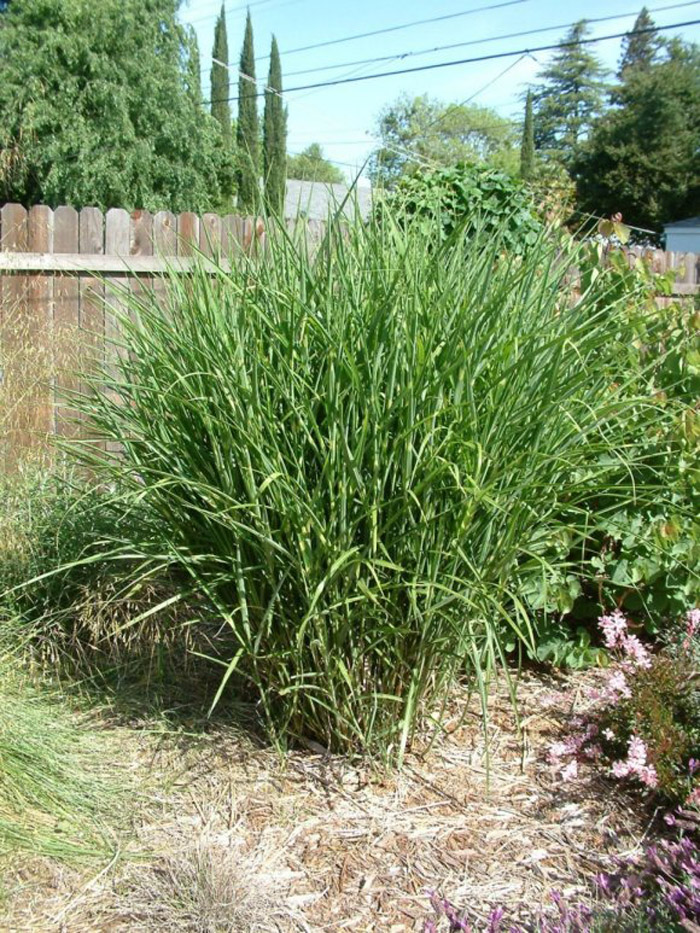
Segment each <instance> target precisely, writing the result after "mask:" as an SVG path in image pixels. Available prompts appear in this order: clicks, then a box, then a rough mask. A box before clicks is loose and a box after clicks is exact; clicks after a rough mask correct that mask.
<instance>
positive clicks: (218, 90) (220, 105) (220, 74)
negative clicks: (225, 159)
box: [211, 3, 231, 149]
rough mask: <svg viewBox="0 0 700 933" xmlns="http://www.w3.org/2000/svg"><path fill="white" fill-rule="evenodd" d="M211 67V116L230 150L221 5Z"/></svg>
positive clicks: (223, 20)
mask: <svg viewBox="0 0 700 933" xmlns="http://www.w3.org/2000/svg"><path fill="white" fill-rule="evenodd" d="M212 58H213V59H214V61H213V63H212V66H211V115H212V116H213V117H215V118H216V119H217V120H218V121H219V123H220V124H221V132H222V133H223V137H224V142H225V143H226V147H227V148H228V149H230V148H231V105H230V103H229V100H228V98H229V97H230V94H229V70H228V36H227V34H226V11H225V10H224V5H223V3H222V4H221V12H220V13H219V18H218V19H217V21H216V26H215V28H214V48H213V49H212Z"/></svg>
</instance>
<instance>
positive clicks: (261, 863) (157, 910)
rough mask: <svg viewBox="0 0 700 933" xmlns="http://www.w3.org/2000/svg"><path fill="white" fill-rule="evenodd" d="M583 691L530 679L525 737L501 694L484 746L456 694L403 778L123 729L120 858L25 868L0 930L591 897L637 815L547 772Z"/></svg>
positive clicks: (391, 927)
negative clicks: (551, 747)
mask: <svg viewBox="0 0 700 933" xmlns="http://www.w3.org/2000/svg"><path fill="white" fill-rule="evenodd" d="M583 680H585V677H584V678H582V677H581V676H579V677H577V678H572V679H571V680H570V681H569V682H564V681H559V682H554V681H552V680H549V679H546V678H542V677H536V676H533V675H527V676H525V677H524V678H523V680H522V681H521V683H520V686H519V689H518V696H519V704H520V718H521V731H520V732H518V730H517V728H516V724H515V719H514V716H513V712H512V708H511V706H510V701H509V698H508V693H507V690H506V688H505V685H504V684H501V685H500V686H495V687H494V688H493V689H492V694H491V699H490V706H491V709H490V720H489V726H488V742H487V741H486V737H485V735H484V729H483V724H482V720H481V716H480V712H479V708H478V703H476V702H474V701H473V700H472V701H470V706H469V707H468V712H467V714H466V715H465V716H462V715H460V713H461V712H462V711H463V709H464V703H465V702H466V700H465V697H463V696H459V695H456V696H455V698H454V704H453V709H454V723H455V725H454V727H453V730H452V731H451V732H450V733H449V734H447V735H443V736H441V737H440V739H439V740H438V741H437V742H436V743H435V744H434V745H433V747H432V748H431V749H430V752H429V754H425V755H420V754H417V753H413V754H412V755H410V756H409V757H408V759H407V762H406V765H405V767H404V769H403V771H402V772H401V773H400V774H398V775H396V774H394V775H386V774H384V775H382V774H378V773H377V772H376V771H372V770H370V769H368V768H366V767H354V766H351V765H349V764H348V763H347V762H346V761H344V760H343V759H340V758H337V757H329V756H324V755H322V754H312V753H308V752H307V753H305V752H294V753H290V754H289V755H288V756H287V757H286V758H285V759H284V760H282V759H280V757H279V756H277V755H276V754H275V753H274V752H272V751H271V750H269V749H265V748H260V747H259V746H256V744H255V743H254V742H253V740H252V739H250V738H249V737H246V736H241V735H240V734H239V733H237V732H234V731H233V730H232V729H225V728H223V727H216V728H213V729H212V730H210V731H209V732H208V734H206V735H204V736H201V735H200V736H195V737H188V736H186V735H182V734H180V735H175V736H172V735H169V736H162V735H161V736H156V735H154V734H153V733H152V732H149V731H148V730H144V729H138V728H133V727H132V728H130V729H123V728H122V731H123V732H124V743H123V744H124V749H125V753H124V754H125V758H124V761H123V762H121V763H120V764H119V767H121V768H125V769H126V770H127V771H129V772H133V774H135V776H136V779H137V782H138V785H139V786H140V787H141V793H140V794H139V795H138V799H137V801H136V804H135V807H134V816H133V819H134V825H133V832H132V833H131V838H130V839H126V840H125V842H124V845H125V847H126V849H127V850H128V852H129V855H128V857H126V856H125V857H123V858H115V860H114V861H113V862H111V863H110V864H108V865H105V866H102V867H101V869H100V870H99V872H97V871H95V870H93V871H92V873H91V874H86V873H85V872H79V871H77V870H75V869H66V868H57V867H56V866H55V865H51V864H49V863H42V864H33V865H29V866H23V867H22V870H21V872H18V874H17V884H18V886H17V888H16V890H15V893H14V897H13V898H12V899H11V902H10V905H11V906H10V913H9V916H8V918H7V919H6V920H5V921H0V925H2V926H3V928H6V929H10V930H12V931H70V933H73V931H75V933H87V931H94V933H108V931H109V933H116V931H120V933H121V931H157V930H158V931H159V930H163V931H172V933H181V931H182V933H184V931H187V933H190V931H191V933H219V931H221V933H223V931H235V933H258V931H259V933H274V931H285V933H286V931H297V930H299V931H335V930H338V931H340V930H354V931H377V933H409V931H418V930H421V929H422V925H423V921H424V919H425V917H426V916H428V915H429V913H430V911H429V904H428V900H427V897H426V891H427V890H428V889H438V890H439V891H440V892H441V893H442V894H444V895H445V896H447V897H449V898H450V900H452V901H453V902H454V903H455V904H457V905H458V906H459V907H461V908H467V909H468V911H469V913H470V914H471V915H473V918H474V919H476V920H478V919H480V918H483V917H485V916H486V915H487V914H488V912H489V910H490V908H492V907H495V906H497V905H503V906H505V907H507V908H510V909H515V910H518V909H519V905H523V909H528V910H533V909H536V908H537V907H538V906H539V905H541V904H546V903H547V902H548V898H549V892H550V891H551V890H552V889H557V890H559V891H562V892H564V893H566V894H568V895H572V896H580V897H581V898H582V899H583V900H586V899H587V897H588V896H589V894H590V881H591V878H592V876H593V875H594V874H596V873H597V872H598V871H600V870H602V869H603V868H605V867H607V866H609V860H610V857H611V856H612V855H613V854H617V855H623V854H630V853H632V852H634V851H635V850H636V849H638V848H639V846H640V845H641V843H642V841H643V839H644V837H645V835H646V833H647V831H648V828H649V825H648V824H649V814H648V813H644V812H641V811H640V808H639V806H634V805H633V804H632V803H631V802H630V800H629V799H628V798H627V797H626V796H625V795H624V794H623V793H622V792H620V791H619V790H618V789H616V788H614V787H613V786H612V785H611V784H609V783H608V782H606V781H605V780H604V779H602V778H601V777H599V776H595V775H594V774H588V775H583V776H582V778H581V779H580V780H578V781H577V782H576V783H573V784H562V783H561V781H560V780H559V779H558V778H557V777H556V775H553V774H552V772H551V770H550V768H549V766H548V765H547V763H546V760H545V752H546V747H547V745H548V744H549V743H550V742H552V741H554V740H555V739H556V738H558V737H559V735H560V730H561V719H562V717H564V718H565V715H566V709H567V708H568V707H570V706H571V700H570V696H571V695H572V694H571V691H572V686H573V688H574V694H573V695H574V701H573V702H574V704H575V705H576V704H577V703H578V704H579V705H580V703H582V702H583V703H585V701H584V700H582V696H583V694H582V693H581V692H580V691H579V693H578V700H577V699H576V690H575V688H576V685H577V684H579V685H580V684H581V683H582V682H583ZM564 689H566V691H568V692H567V694H566V696H565V695H564V694H563V692H562V691H563V690H564ZM460 720H461V721H460ZM487 750H488V756H487ZM487 757H488V761H487ZM134 853H136V854H137V857H136V858H135V857H134ZM5 924H7V926H6V925H5Z"/></svg>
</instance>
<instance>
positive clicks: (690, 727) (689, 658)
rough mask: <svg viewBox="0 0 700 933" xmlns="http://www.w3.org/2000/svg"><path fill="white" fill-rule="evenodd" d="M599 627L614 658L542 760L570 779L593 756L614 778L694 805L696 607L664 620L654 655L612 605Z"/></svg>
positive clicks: (698, 708) (697, 779)
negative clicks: (582, 712)
mask: <svg viewBox="0 0 700 933" xmlns="http://www.w3.org/2000/svg"><path fill="white" fill-rule="evenodd" d="M599 627H600V631H601V633H602V637H603V640H604V642H605V645H606V646H607V647H608V648H609V649H610V652H611V654H612V657H613V664H612V665H611V667H610V668H608V669H607V670H606V671H605V672H604V673H603V672H601V674H600V680H599V682H598V684H597V686H596V688H595V689H591V690H589V691H588V693H587V695H588V698H589V699H590V700H591V701H592V706H591V708H590V709H589V710H588V712H587V714H586V716H585V717H581V716H579V717H574V718H571V719H570V733H569V735H567V736H566V737H565V738H564V739H563V740H561V741H558V742H555V743H554V744H553V745H551V746H550V748H549V751H548V761H549V763H550V764H551V765H552V767H553V768H554V769H555V770H556V772H557V774H558V775H559V777H560V778H561V779H562V780H564V781H570V780H574V779H575V778H577V777H578V773H579V766H580V764H581V762H582V761H585V760H588V761H593V762H596V763H597V764H599V765H603V766H604V767H605V769H606V770H607V771H608V773H609V774H610V775H611V776H613V777H615V778H617V779H626V780H630V779H631V780H634V781H637V782H639V784H640V785H642V786H643V787H644V788H646V789H649V790H657V791H658V792H659V793H660V794H662V795H663V796H664V797H665V798H666V799H667V800H671V801H675V802H678V803H684V804H685V805H686V806H694V807H699V808H700V763H699V759H700V690H699V689H698V686H697V683H696V680H697V673H698V664H699V663H700V651H699V649H700V645H699V644H698V642H699V641H700V609H692V610H691V611H690V612H688V613H687V615H686V616H685V618H684V620H683V622H682V623H681V624H680V625H679V626H677V627H676V628H675V629H674V628H673V627H672V626H671V627H669V634H668V635H667V639H666V641H667V643H666V644H665V645H664V646H663V647H662V648H661V649H660V650H659V651H657V652H656V653H655V654H654V655H653V657H652V655H651V654H650V652H649V650H648V649H647V647H646V646H645V645H644V644H642V642H641V641H640V639H639V638H638V637H637V636H636V635H634V634H632V633H631V632H630V626H629V623H628V620H627V618H626V617H625V615H624V614H623V613H622V612H621V611H620V610H619V609H616V610H615V611H613V612H611V613H608V614H605V615H603V616H601V618H600V619H599ZM696 772H698V774H697V775H696Z"/></svg>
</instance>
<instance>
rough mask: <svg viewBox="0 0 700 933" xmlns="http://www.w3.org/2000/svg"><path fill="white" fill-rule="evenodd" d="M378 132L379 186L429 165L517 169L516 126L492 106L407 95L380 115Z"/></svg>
mask: <svg viewBox="0 0 700 933" xmlns="http://www.w3.org/2000/svg"><path fill="white" fill-rule="evenodd" d="M377 135H378V136H379V138H380V146H379V148H378V150H377V152H376V153H375V154H374V156H373V157H372V160H371V164H370V176H371V177H372V180H373V181H374V182H375V183H376V184H381V185H386V186H391V185H393V184H395V183H396V182H397V181H398V180H399V179H400V178H401V177H402V176H403V175H407V174H411V173H413V172H415V171H417V170H419V169H420V168H421V167H425V166H426V165H433V166H439V165H444V166H449V165H455V164H456V163H458V162H464V161H467V162H469V161H473V162H488V163H489V164H490V165H492V166H494V167H496V168H501V169H505V170H507V171H510V172H512V173H516V172H517V170H518V162H519V156H518V150H517V144H518V140H517V132H516V128H515V126H514V125H513V123H512V122H511V121H510V120H507V119H505V118H503V117H500V116H499V115H498V114H497V113H495V112H494V111H493V110H490V109H489V108H488V107H478V106H475V105H473V104H446V103H444V102H442V101H439V100H434V99H432V98H430V97H428V96H427V95H423V96H421V97H415V98H411V97H408V96H406V95H403V96H402V97H400V98H399V99H398V100H397V101H395V102H394V103H393V104H391V105H390V106H388V107H386V108H385V109H384V110H383V111H382V112H381V113H380V115H379V118H378V121H377Z"/></svg>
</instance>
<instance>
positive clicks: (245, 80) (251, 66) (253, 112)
mask: <svg viewBox="0 0 700 933" xmlns="http://www.w3.org/2000/svg"><path fill="white" fill-rule="evenodd" d="M239 70H240V77H239V78H238V126H237V128H236V133H237V143H238V206H239V207H240V208H241V210H243V211H246V212H248V213H255V212H256V211H257V210H258V207H259V202H260V182H259V174H260V126H259V121H258V98H257V93H258V89H257V85H256V83H255V49H254V46H253V23H252V20H251V18H250V10H248V16H247V17H246V24H245V37H244V39H243V48H242V49H241V61H240V66H239Z"/></svg>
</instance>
